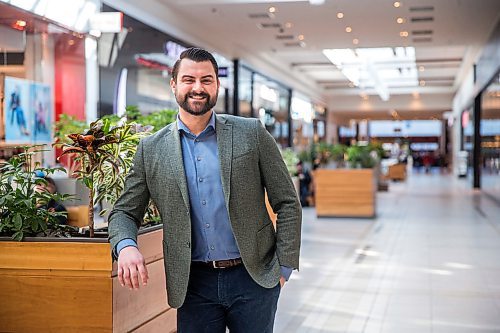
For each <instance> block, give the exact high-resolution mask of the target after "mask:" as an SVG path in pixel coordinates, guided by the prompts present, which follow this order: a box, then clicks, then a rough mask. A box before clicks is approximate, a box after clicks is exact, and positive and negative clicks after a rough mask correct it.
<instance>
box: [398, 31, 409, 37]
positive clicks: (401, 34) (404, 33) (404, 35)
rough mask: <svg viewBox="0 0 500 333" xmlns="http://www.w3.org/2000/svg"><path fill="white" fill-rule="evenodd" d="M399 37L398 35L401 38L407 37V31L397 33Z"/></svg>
mask: <svg viewBox="0 0 500 333" xmlns="http://www.w3.org/2000/svg"><path fill="white" fill-rule="evenodd" d="M399 35H400V36H401V37H408V31H401V32H400V33H399Z"/></svg>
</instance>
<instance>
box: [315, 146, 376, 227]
mask: <svg viewBox="0 0 500 333" xmlns="http://www.w3.org/2000/svg"><path fill="white" fill-rule="evenodd" d="M339 150H340V149H339ZM345 155H346V156H347V162H348V163H349V165H350V167H351V168H343V169H335V170H326V169H320V170H317V172H316V175H315V176H316V213H317V215H318V216H319V217H322V216H332V217H336V216H338V217H375V215H376V200H375V199H376V197H375V196H376V191H377V177H376V174H377V171H376V170H375V167H376V166H377V164H378V161H379V152H378V148H377V146H374V145H364V146H358V145H356V146H350V147H347V148H346V149H345Z"/></svg>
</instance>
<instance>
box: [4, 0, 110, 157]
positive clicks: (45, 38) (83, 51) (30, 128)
mask: <svg viewBox="0 0 500 333" xmlns="http://www.w3.org/2000/svg"><path fill="white" fill-rule="evenodd" d="M99 7H100V2H99V1H98V0H76V1H71V3H70V2H61V1H54V0H47V1H43V2H39V1H9V0H0V36H1V37H0V51H1V52H0V63H1V65H0V94H1V95H2V97H3V101H4V102H3V104H2V106H1V111H2V113H1V116H2V117H1V126H0V145H1V148H2V149H1V153H0V159H7V158H9V157H10V156H12V155H13V154H15V153H17V151H16V150H14V149H12V147H13V146H16V145H19V144H47V145H50V144H51V143H52V141H53V125H54V122H55V121H56V120H57V119H58V117H59V115H61V114H63V113H64V114H69V115H73V116H75V117H76V118H78V119H82V120H84V119H85V117H86V115H92V114H95V110H96V105H92V103H89V100H91V96H90V95H89V92H88V85H87V83H88V82H87V81H86V80H85V78H86V76H87V74H88V72H89V67H91V66H92V64H91V63H90V64H89V59H90V58H92V51H91V50H92V45H94V49H95V44H96V42H95V39H94V38H93V37H92V36H90V35H88V34H86V32H87V31H88V30H89V20H90V18H91V17H92V16H93V15H94V14H95V13H97V12H99ZM92 84H94V83H93V82H92ZM49 147H50V146H49ZM43 159H44V160H43V162H44V163H45V164H48V165H52V164H54V163H55V160H54V155H53V154H52V153H47V154H45V156H44V158H43Z"/></svg>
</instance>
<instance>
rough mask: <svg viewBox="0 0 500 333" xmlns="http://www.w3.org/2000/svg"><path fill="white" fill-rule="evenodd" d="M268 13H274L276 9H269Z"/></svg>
mask: <svg viewBox="0 0 500 333" xmlns="http://www.w3.org/2000/svg"><path fill="white" fill-rule="evenodd" d="M268 10H269V13H276V7H269V9H268Z"/></svg>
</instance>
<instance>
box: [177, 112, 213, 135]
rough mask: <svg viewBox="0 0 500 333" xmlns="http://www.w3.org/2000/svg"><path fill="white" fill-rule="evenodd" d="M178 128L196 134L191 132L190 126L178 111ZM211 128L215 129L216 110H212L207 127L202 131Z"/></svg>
mask: <svg viewBox="0 0 500 333" xmlns="http://www.w3.org/2000/svg"><path fill="white" fill-rule="evenodd" d="M177 128H178V130H179V131H183V132H185V133H188V134H192V135H194V134H193V133H191V131H190V130H189V128H188V127H187V126H186V125H185V124H184V123H183V122H182V120H181V118H180V117H179V114H178V113H177ZM209 128H211V129H213V130H215V112H214V111H212V116H211V117H210V120H209V121H208V124H207V127H205V129H204V130H203V131H202V132H201V133H205V132H206V131H207V129H209Z"/></svg>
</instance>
